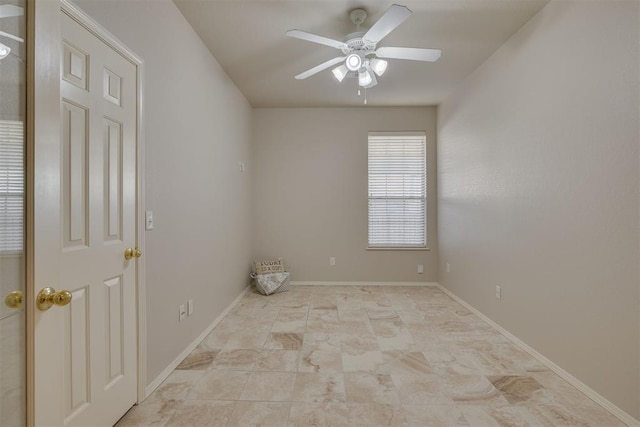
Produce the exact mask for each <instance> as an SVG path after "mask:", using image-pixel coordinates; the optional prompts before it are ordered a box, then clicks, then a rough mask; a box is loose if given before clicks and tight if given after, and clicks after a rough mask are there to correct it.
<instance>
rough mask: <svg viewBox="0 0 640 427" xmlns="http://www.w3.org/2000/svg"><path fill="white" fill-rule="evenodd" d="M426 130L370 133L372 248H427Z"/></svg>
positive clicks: (369, 217) (370, 233) (370, 222)
mask: <svg viewBox="0 0 640 427" xmlns="http://www.w3.org/2000/svg"><path fill="white" fill-rule="evenodd" d="M426 163H427V158H426V136H425V134H424V132H395V133H387V132H384V133H382V132H370V133H369V216H368V223H369V242H368V246H369V248H374V249H375V248H404V249H411V248H426V247H427V233H426V225H427V221H426V217H427V189H426V188H427V179H426V175H427V173H426V172H427V165H426Z"/></svg>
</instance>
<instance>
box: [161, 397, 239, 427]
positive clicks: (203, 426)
mask: <svg viewBox="0 0 640 427" xmlns="http://www.w3.org/2000/svg"><path fill="white" fill-rule="evenodd" d="M235 406H236V402H235V401H224V400H188V401H185V402H181V403H180V405H179V406H178V407H177V409H176V410H175V412H174V413H173V416H172V417H171V418H170V419H169V421H167V424H165V427H194V426H198V427H224V426H225V425H227V422H228V421H229V419H230V418H231V414H232V413H233V409H234V408H235Z"/></svg>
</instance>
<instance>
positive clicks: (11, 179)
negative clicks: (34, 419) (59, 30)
mask: <svg viewBox="0 0 640 427" xmlns="http://www.w3.org/2000/svg"><path fill="white" fill-rule="evenodd" d="M25 10H26V0H9V1H8V2H7V1H2V0H0V297H1V298H2V301H0V425H2V426H7V427H9V426H10V427H14V426H24V425H26V347H25V345H26V340H25V301H24V292H25V247H24V226H25V224H24V217H25V208H24V206H25V197H24V191H25V185H24V183H25V179H24V177H25V170H24V164H25V163H24V153H25V117H26V76H27V69H26V63H25V61H26V44H25V36H26V15H25Z"/></svg>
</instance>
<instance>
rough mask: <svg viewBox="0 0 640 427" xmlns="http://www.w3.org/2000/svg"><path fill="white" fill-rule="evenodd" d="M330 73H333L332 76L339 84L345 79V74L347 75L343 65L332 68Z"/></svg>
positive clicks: (347, 71)
mask: <svg viewBox="0 0 640 427" xmlns="http://www.w3.org/2000/svg"><path fill="white" fill-rule="evenodd" d="M331 72H332V73H333V76H334V77H335V78H336V79H338V81H339V82H341V81H343V80H344V78H345V77H347V74H348V73H349V70H348V69H347V67H346V66H345V65H344V64H343V65H340V66H338V67H336V68H334V69H333V70H331Z"/></svg>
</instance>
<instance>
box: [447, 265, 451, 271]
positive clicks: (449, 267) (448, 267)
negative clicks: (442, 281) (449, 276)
mask: <svg viewBox="0 0 640 427" xmlns="http://www.w3.org/2000/svg"><path fill="white" fill-rule="evenodd" d="M447 273H451V265H450V264H449V263H447Z"/></svg>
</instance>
